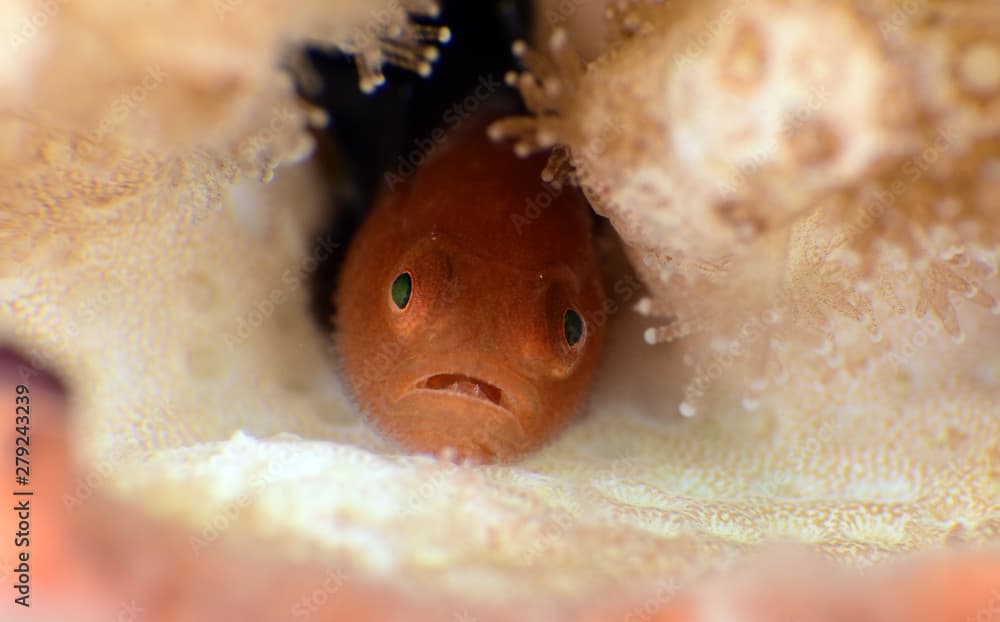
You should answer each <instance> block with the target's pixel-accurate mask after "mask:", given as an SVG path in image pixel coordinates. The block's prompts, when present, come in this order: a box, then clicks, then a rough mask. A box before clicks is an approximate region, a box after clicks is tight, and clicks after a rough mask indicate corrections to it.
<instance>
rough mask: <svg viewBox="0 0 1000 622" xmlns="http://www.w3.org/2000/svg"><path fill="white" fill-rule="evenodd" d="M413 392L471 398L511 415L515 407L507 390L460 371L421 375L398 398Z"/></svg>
mask: <svg viewBox="0 0 1000 622" xmlns="http://www.w3.org/2000/svg"><path fill="white" fill-rule="evenodd" d="M476 389H478V391H476ZM414 393H424V394H433V395H447V396H450V397H457V398H460V399H467V400H472V401H475V402H477V403H480V404H484V405H487V406H492V407H493V408H497V409H499V410H502V411H505V412H506V413H508V414H511V415H513V413H514V409H515V405H514V403H513V400H512V398H511V392H510V391H509V390H505V389H504V388H503V387H501V386H499V385H497V384H495V383H493V382H490V381H489V380H486V379H485V378H483V377H481V376H474V375H472V374H467V373H462V372H450V371H443V372H436V373H433V374H427V375H425V376H422V377H420V378H418V379H417V380H416V381H415V382H413V383H412V384H410V385H409V386H408V387H407V389H406V390H405V391H403V394H402V395H401V396H400V398H403V397H406V396H408V395H412V394H414Z"/></svg>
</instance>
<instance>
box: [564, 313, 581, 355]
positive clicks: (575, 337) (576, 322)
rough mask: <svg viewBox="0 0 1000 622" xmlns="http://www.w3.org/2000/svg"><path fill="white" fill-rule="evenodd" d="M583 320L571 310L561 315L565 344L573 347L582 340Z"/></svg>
mask: <svg viewBox="0 0 1000 622" xmlns="http://www.w3.org/2000/svg"><path fill="white" fill-rule="evenodd" d="M583 330H584V326H583V318H582V317H580V314H579V313H577V312H576V311H574V310H573V309H566V313H564V314H563V335H564V336H565V337H566V343H568V344H569V345H571V346H575V345H576V344H577V343H579V341H580V339H582V338H583Z"/></svg>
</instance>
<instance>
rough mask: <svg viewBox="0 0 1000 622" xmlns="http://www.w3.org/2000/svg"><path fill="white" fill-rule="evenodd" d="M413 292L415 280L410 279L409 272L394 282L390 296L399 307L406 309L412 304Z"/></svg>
mask: <svg viewBox="0 0 1000 622" xmlns="http://www.w3.org/2000/svg"><path fill="white" fill-rule="evenodd" d="M412 291H413V279H412V278H411V277H410V273H409V272H404V273H402V274H400V275H399V276H397V277H396V278H395V279H394V280H393V281H392V287H391V288H390V289H389V295H390V296H392V301H393V302H394V303H395V304H396V306H397V307H399V308H400V309H405V308H406V305H407V304H409V302H410V292H412Z"/></svg>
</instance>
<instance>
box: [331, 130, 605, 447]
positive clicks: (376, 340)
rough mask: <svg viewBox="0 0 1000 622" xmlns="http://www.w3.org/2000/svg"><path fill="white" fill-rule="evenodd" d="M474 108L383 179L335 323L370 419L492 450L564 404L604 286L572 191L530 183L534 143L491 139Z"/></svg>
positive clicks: (593, 359) (593, 337) (576, 388)
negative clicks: (526, 150) (410, 167)
mask: <svg viewBox="0 0 1000 622" xmlns="http://www.w3.org/2000/svg"><path fill="white" fill-rule="evenodd" d="M487 120H489V117H488V116H486V115H481V116H480V118H479V119H477V120H476V122H474V123H469V124H467V126H468V127H463V128H460V131H457V132H456V133H454V134H453V135H452V136H450V137H448V138H447V139H443V140H442V141H441V143H442V144H440V145H438V146H436V147H435V148H433V149H432V150H431V152H430V153H426V154H423V155H424V161H423V162H422V163H421V164H420V165H419V166H418V167H417V168H416V170H415V171H413V174H412V176H411V177H409V178H408V179H406V180H405V181H403V182H401V183H398V184H393V185H392V186H390V188H387V189H385V190H384V191H383V193H382V194H381V196H380V197H379V198H378V200H377V201H376V203H375V206H374V208H373V210H372V213H371V214H370V216H369V217H368V219H367V220H366V222H365V223H364V224H363V225H362V227H361V229H360V230H359V231H358V234H357V236H356V239H355V240H354V241H353V242H352V246H351V248H350V249H349V251H348V256H347V259H346V262H345V264H344V270H343V275H342V277H341V278H342V280H341V285H340V288H339V291H338V293H337V294H336V298H337V317H336V325H337V331H338V334H337V343H338V348H339V350H340V353H341V357H342V361H343V373H344V376H345V377H346V379H347V382H348V384H349V386H350V388H351V389H352V391H353V394H354V396H355V398H356V400H357V402H358V405H359V406H360V408H361V410H362V412H364V413H365V414H366V415H367V417H368V419H369V420H370V421H371V422H372V423H373V424H374V426H375V427H376V428H377V429H378V430H379V431H380V432H381V433H382V434H384V435H385V436H387V437H388V438H390V439H392V440H393V441H395V442H397V443H399V444H400V445H402V446H403V447H405V448H406V449H408V450H411V451H417V452H430V453H435V454H442V453H444V454H445V455H450V456H451V457H452V458H453V459H456V460H463V459H469V460H472V461H476V462H495V461H499V462H505V461H510V460H514V459H516V458H518V457H520V456H523V455H524V454H525V453H527V452H529V451H531V450H533V449H536V448H538V447H539V446H541V445H542V444H544V443H545V442H546V441H548V440H550V439H551V438H552V437H553V436H554V435H555V434H556V433H557V432H558V431H559V430H560V429H561V428H562V427H563V426H564V425H565V424H566V422H567V421H568V420H569V419H570V418H571V417H572V415H573V414H574V412H575V411H576V410H577V409H578V407H579V405H580V402H581V400H582V399H583V397H584V395H585V393H586V390H587V387H588V385H589V384H590V382H591V379H592V378H593V375H594V371H595V369H596V367H597V364H598V360H599V357H600V352H601V348H602V343H603V341H604V334H605V330H604V324H605V323H604V322H600V321H589V320H590V319H593V318H596V317H598V316H599V314H600V313H601V309H602V307H603V305H604V302H605V293H604V287H603V284H602V280H601V274H600V270H599V268H598V263H597V258H596V256H595V250H594V246H593V242H592V235H593V233H592V222H591V215H590V213H589V208H588V207H587V204H586V202H585V201H584V199H583V197H582V196H581V194H580V193H579V191H577V190H576V189H572V188H567V189H563V190H556V189H554V188H552V187H551V186H548V185H545V184H544V183H543V182H542V181H541V180H540V178H539V176H540V172H541V169H542V167H543V166H544V162H545V158H544V156H540V157H534V158H530V159H519V158H517V157H516V156H514V155H512V154H511V152H510V147H509V146H505V145H498V144H494V143H492V142H491V141H490V140H489V139H488V138H487V136H486V132H485V123H483V122H482V121H487ZM405 172H406V171H398V173H405ZM387 179H391V178H390V177H389V176H387Z"/></svg>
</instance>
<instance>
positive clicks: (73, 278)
mask: <svg viewBox="0 0 1000 622" xmlns="http://www.w3.org/2000/svg"><path fill="white" fill-rule="evenodd" d="M577 4H579V3H577ZM588 4H589V3H588ZM407 7H408V8H409V9H410V10H411V11H417V12H420V11H423V12H425V13H428V12H433V11H432V8H433V7H430V6H429V5H417V4H414V3H409V4H408V5H407ZM614 8H615V10H614V15H615V16H616V17H615V19H616V22H615V23H616V24H617V27H616V30H617V31H618V33H617V35H616V37H617V39H616V42H615V43H613V44H612V45H611V46H610V47H609V48H608V49H607V50H606V51H604V52H603V53H602V54H600V55H599V56H598V57H597V58H596V59H595V60H593V61H592V62H591V63H589V64H587V65H586V66H584V65H583V64H582V63H581V62H580V61H579V60H578V59H576V58H575V57H574V55H573V54H572V52H571V50H570V47H569V46H568V45H567V44H566V41H568V39H566V38H565V35H561V34H559V33H558V32H557V33H556V34H555V35H554V40H553V41H554V42H553V46H552V47H553V50H552V51H553V52H554V57H555V58H554V61H553V60H546V58H545V57H544V56H542V55H540V54H538V53H535V52H532V51H531V50H530V48H528V47H526V46H525V47H522V48H520V49H521V51H522V53H523V54H524V58H525V60H526V61H528V62H529V63H530V64H531V66H532V70H533V71H534V72H535V75H536V76H542V77H543V78H544V80H543V81H542V82H541V83H539V82H536V81H535V78H533V77H531V76H522V77H519V78H517V79H518V80H519V83H520V85H521V87H522V90H523V91H524V93H525V96H526V99H527V100H528V102H529V105H530V106H531V107H532V108H533V110H534V112H535V113H536V115H537V116H535V117H532V118H527V119H520V120H516V121H508V122H506V123H505V124H504V125H502V126H500V127H499V130H498V131H499V132H500V133H502V134H507V135H517V136H519V137H520V140H521V141H522V143H523V144H522V145H521V146H520V147H519V150H520V151H531V150H532V149H534V148H535V147H537V146H543V145H551V144H556V143H559V144H560V145H561V147H560V148H559V149H558V154H559V156H558V157H557V158H556V159H555V160H554V161H553V162H552V166H551V167H550V169H549V170H548V172H547V174H548V175H553V176H556V175H562V174H566V173H571V175H570V176H571V178H574V179H575V180H577V181H578V182H579V183H580V184H581V185H582V187H583V188H584V190H585V191H586V192H587V194H588V196H589V197H590V199H591V200H592V203H593V205H594V207H595V208H596V209H597V210H598V211H600V212H602V213H604V214H607V215H608V216H609V217H610V218H611V220H612V223H613V224H614V225H615V227H616V228H617V229H618V231H619V232H620V233H621V235H622V237H623V238H624V239H625V241H626V242H628V244H629V249H630V250H629V252H630V254H631V257H632V258H633V262H634V264H635V267H636V269H638V270H639V271H640V273H641V274H642V276H643V277H644V279H645V281H646V284H647V286H648V288H649V296H648V297H642V296H641V294H640V292H639V291H637V289H636V288H634V287H632V286H631V285H630V283H631V281H630V280H628V279H629V276H628V275H626V274H624V273H613V274H610V275H609V279H610V283H611V286H610V287H609V291H610V292H612V299H613V300H612V303H613V304H612V305H611V306H609V307H608V312H607V316H608V321H613V322H614V325H613V326H610V327H609V328H610V330H609V352H608V356H607V359H606V362H605V365H604V369H603V370H602V372H601V373H600V374H599V378H598V381H597V386H596V390H595V392H594V396H593V398H592V399H591V400H590V403H589V404H588V405H587V408H586V409H585V412H584V413H583V416H582V417H580V419H579V420H578V421H577V422H575V424H574V425H573V426H571V428H570V429H569V430H568V431H567V432H566V434H565V435H563V436H562V437H560V438H559V439H558V440H557V441H556V442H554V443H552V444H551V445H549V446H548V447H546V448H545V449H543V450H542V451H540V452H539V453H537V454H535V455H533V456H532V457H530V458H529V459H527V460H526V461H524V462H523V463H520V464H517V465H508V466H494V467H467V466H455V465H452V464H449V463H443V462H438V461H436V460H433V459H430V458H427V457H415V456H409V455H405V454H400V453H399V452H398V451H397V450H396V449H395V448H394V447H392V446H391V445H389V444H388V443H386V442H385V441H384V440H382V439H380V438H379V437H378V436H376V435H375V434H374V433H373V432H372V431H371V430H370V429H369V428H367V427H366V426H365V425H364V424H363V422H361V421H360V419H359V418H358V417H357V415H356V413H355V412H354V411H353V409H352V407H351V405H350V404H349V403H348V402H347V401H346V400H345V399H344V397H343V395H342V393H341V392H340V390H339V387H338V385H337V380H336V369H335V367H336V361H335V360H334V359H333V357H332V355H331V353H330V351H329V348H328V344H329V340H328V336H326V335H323V334H322V333H321V331H320V330H319V329H318V328H317V327H315V326H314V325H313V322H312V321H311V318H310V317H309V314H308V313H307V311H306V306H307V305H306V302H307V301H306V297H307V296H306V291H305V289H306V288H305V287H304V282H305V280H306V278H307V277H308V276H309V275H310V274H311V273H312V272H313V271H314V270H315V268H316V262H317V260H318V258H319V257H321V256H322V255H323V254H325V253H329V252H330V250H331V249H330V248H328V244H329V241H326V242H324V241H323V240H320V241H319V242H317V243H316V244H311V243H310V241H309V233H310V229H311V227H312V226H313V225H314V224H315V223H316V221H317V220H318V214H319V212H320V210H321V209H322V204H323V200H324V183H323V180H322V179H321V178H319V176H318V175H316V173H315V171H313V170H312V169H311V168H310V167H309V165H308V163H300V164H295V163H296V162H299V161H300V160H301V158H302V157H303V156H305V155H306V153H307V152H308V148H309V142H308V139H306V137H305V136H306V134H305V133H304V131H303V126H304V124H305V123H306V121H307V120H309V119H310V118H313V119H314V120H318V119H315V117H314V116H313V114H312V113H311V112H310V111H309V110H308V109H307V108H306V107H304V106H302V105H301V104H299V103H297V102H296V100H295V99H294V97H293V93H292V87H291V81H290V80H289V79H288V78H287V77H286V76H285V74H284V73H282V71H281V69H280V68H281V67H282V66H294V65H295V62H294V54H293V51H294V50H293V48H292V47H290V46H294V45H296V44H298V43H300V42H302V41H305V40H311V39H315V38H319V39H321V40H322V41H324V42H327V43H329V44H331V45H339V46H341V47H343V48H345V49H350V50H356V51H358V52H360V56H361V58H362V61H361V64H362V66H363V67H364V68H365V69H364V71H363V72H362V82H363V84H364V86H365V87H372V86H374V84H375V83H377V82H378V80H379V78H378V73H377V70H376V69H375V68H374V67H377V65H378V64H379V60H380V59H381V60H398V61H399V62H400V63H401V64H402V65H404V66H408V67H411V68H414V69H417V70H418V71H422V70H423V69H424V66H423V64H422V63H424V62H429V60H430V59H432V58H433V55H434V54H433V52H430V51H428V50H426V49H425V47H424V46H425V45H426V42H427V40H433V39H435V38H436V39H440V38H442V37H443V36H444V35H443V34H442V31H439V30H427V31H425V30H421V29H418V28H416V27H413V26H410V25H407V22H406V20H405V18H406V11H405V10H404V7H401V6H399V5H396V4H391V3H389V2H385V3H378V4H372V3H367V2H360V1H358V2H352V1H348V0H339V1H337V2H299V3H294V4H287V3H278V2H250V1H249V0H247V1H245V2H239V1H238V0H233V1H231V2H230V1H226V0H223V1H220V2H214V3H207V2H195V1H194V0H185V1H183V2H174V3H167V2H156V1H154V2H145V3H134V2H131V3H126V2H112V1H110V0H101V1H96V2H95V1H90V2H83V1H82V0H81V1H79V2H51V3H46V2H45V1H44V0H43V1H40V2H29V1H27V0H17V1H14V2H8V3H5V4H4V6H3V8H2V9H0V32H3V33H6V34H9V35H10V37H11V38H10V41H11V42H12V43H11V49H12V50H13V51H15V52H16V54H15V55H14V56H13V57H12V58H13V60H7V59H6V57H5V60H3V61H0V108H2V110H3V112H2V116H0V161H2V163H3V167H2V169H0V170H2V172H0V197H2V198H0V335H2V337H3V341H4V342H12V343H13V344H14V345H15V346H16V347H18V348H19V349H20V350H21V351H23V352H25V353H27V354H28V356H29V359H30V362H31V364H32V365H33V366H35V367H46V368H49V369H51V370H53V371H54V372H56V373H58V374H59V375H60V376H61V377H62V378H63V379H64V380H65V382H66V384H67V387H68V389H69V392H70V407H71V411H72V415H73V417H74V420H73V421H74V429H73V432H74V436H73V440H74V444H75V446H76V447H77V449H78V450H80V452H81V454H82V456H83V459H84V466H83V467H82V468H83V472H82V473H81V475H80V478H79V480H78V481H77V482H76V485H75V486H72V487H71V488H70V490H71V492H69V493H66V494H65V496H64V497H63V502H64V505H65V506H66V507H67V512H68V514H70V513H73V512H77V511H83V512H85V511H86V510H80V506H81V505H83V506H85V507H90V506H87V505H86V504H88V503H95V502H96V501H95V499H97V498H98V497H105V496H107V495H110V494H112V493H114V494H117V495H120V496H124V497H127V499H129V500H130V501H132V502H134V503H135V504H136V505H137V506H139V507H142V508H144V509H146V510H149V511H151V512H153V513H156V514H159V515H160V516H161V517H167V518H169V519H174V520H175V521H176V522H177V523H179V524H180V526H181V527H183V528H185V529H188V530H189V531H190V533H191V534H192V535H193V536H194V537H195V538H196V539H197V542H201V543H202V544H203V545H204V546H206V547H208V551H209V552H208V553H204V552H202V553H201V554H203V555H214V553H212V552H211V551H215V549H213V546H215V545H216V543H221V542H220V541H221V540H225V538H227V537H236V538H238V537H240V536H243V537H245V538H247V539H250V538H256V539H257V540H256V542H267V543H269V544H274V543H278V544H280V545H281V547H280V550H281V551H282V552H283V553H284V554H286V555H289V556H292V557H299V558H306V559H309V560H312V561H314V562H316V563H320V564H329V565H340V564H343V565H345V566H347V567H350V568H351V569H352V572H353V573H354V576H356V577H358V578H359V582H365V581H373V582H379V581H382V582H392V583H394V584H396V585H398V586H407V589H423V590H428V591H433V592H434V593H435V594H444V595H448V594H450V595H455V594H458V593H462V594H464V595H465V596H466V597H467V598H475V599H478V600H479V601H481V602H484V603H486V602H494V603H498V602H505V601H507V600H509V599H512V598H523V599H524V601H522V602H534V603H537V602H542V601H556V600H558V601H560V602H562V603H564V604H565V603H571V604H572V603H581V602H584V601H585V600H586V599H587V595H588V594H596V593H606V592H605V591H619V592H625V591H627V592H628V593H630V594H636V595H638V602H639V603H640V604H641V603H643V602H644V601H645V602H654V601H651V600H650V599H660V598H667V597H669V596H670V595H672V594H674V592H675V591H676V590H677V589H679V588H680V586H681V585H682V584H683V583H684V582H685V581H687V580H689V579H690V578H691V577H692V576H694V575H696V574H698V573H700V572H704V571H709V570H714V569H719V568H722V567H724V566H725V565H726V564H727V563H728V562H730V561H732V560H734V559H737V558H741V557H744V556H747V555H748V554H751V553H752V552H755V551H758V550H759V549H761V548H765V547H767V546H769V545H771V543H774V542H776V541H792V542H796V543H799V544H801V545H804V546H806V547H807V548H810V549H813V550H814V551H818V552H819V553H820V554H823V555H825V556H827V557H829V558H832V559H835V560H838V561H840V562H844V563H845V564H847V565H855V566H866V565H870V564H873V563H875V562H878V561H880V560H884V559H887V558H889V557H892V556H896V555H900V554H903V553H908V552H912V551H922V550H925V549H932V548H938V547H942V546H946V545H948V546H950V545H962V546H965V547H968V548H976V549H980V548H988V547H993V546H995V544H996V543H997V538H998V535H997V530H998V528H1000V523H998V515H1000V514H998V495H1000V488H998V481H1000V479H998V477H1000V475H998V473H997V470H996V465H997V464H998V461H1000V445H998V443H1000V441H998V439H1000V430H998V426H1000V421H998V419H997V416H996V414H997V412H1000V363H998V360H997V358H996V355H995V352H996V344H997V343H998V333H1000V330H998V326H997V319H996V318H995V317H994V316H993V315H991V314H990V312H989V311H990V310H991V309H995V308H996V303H995V298H994V297H993V295H995V294H1000V292H998V291H997V288H996V278H995V274H996V271H997V258H996V252H997V242H998V237H997V234H998V232H997V230H996V227H997V222H1000V221H998V220H997V218H996V212H997V209H998V206H997V200H998V199H997V197H998V196H1000V182H998V175H1000V160H998V157H1000V153H998V150H1000V146H998V131H1000V128H998V126H997V123H998V119H1000V114H998V105H1000V104H998V100H1000V92H998V88H1000V80H998V71H1000V69H998V67H1000V61H998V59H997V56H998V51H997V46H998V43H997V39H996V33H997V32H998V31H1000V30H998V20H1000V11H998V9H997V5H996V4H995V3H993V2H988V1H986V0H983V1H976V0H970V1H968V2H960V3H959V2H925V3H912V2H898V3H890V2H888V1H885V0H882V1H879V2H875V3H861V2H860V1H857V2H854V1H850V0H837V1H834V2H822V3H821V2H818V1H815V2H813V1H806V2H780V1H778V0H759V1H754V2H739V1H737V0H734V1H732V2H723V1H722V0H713V1H710V2H693V1H692V2H671V3H653V2H650V3H645V2H620V3H615V7H614ZM272 177H273V179H272ZM268 182H269V183H268ZM991 289H992V291H993V294H990V291H991ZM966 303H971V304H966ZM634 305H637V306H638V307H639V308H640V310H643V311H646V312H648V313H654V314H657V315H663V316H664V317H667V318H669V319H670V322H669V323H668V324H667V325H666V326H665V327H662V328H659V329H654V330H653V332H652V334H646V333H645V332H644V329H645V327H644V326H643V325H642V321H643V319H642V318H640V317H637V316H636V315H635V314H633V313H632V312H631V311H630V308H631V307H632V306H634ZM612 316H613V317H612ZM644 334H646V336H648V337H651V338H652V339H650V340H652V341H656V340H663V339H669V338H679V337H682V336H687V337H688V338H687V339H685V340H684V342H683V343H682V345H683V348H684V349H683V350H681V349H680V348H673V347H669V346H665V345H660V346H657V347H651V346H650V345H648V344H646V343H644V341H643V336H644ZM963 336H964V341H965V343H964V344H962V345H961V346H956V345H955V343H953V342H954V341H956V340H957V341H961V340H962V337H963ZM390 355H391V354H387V356H390ZM379 365H380V363H379V361H377V360H376V361H373V369H375V370H377V369H379ZM744 366H746V367H747V369H749V370H750V373H749V374H748V376H747V381H746V382H742V381H740V380H739V379H738V378H737V377H735V375H734V374H732V373H730V372H734V371H735V370H736V369H737V368H742V367H744ZM23 371H24V375H25V381H27V382H31V381H32V377H33V370H32V369H31V368H27V369H24V370H23ZM692 378H693V379H692ZM685 385H687V386H686V387H685ZM741 398H742V399H741ZM678 405H681V410H682V412H684V413H685V414H697V416H696V417H693V418H690V419H684V418H681V417H679V416H677V411H678ZM102 502H103V501H102ZM178 538H179V541H182V542H183V541H184V539H183V538H180V537H178ZM187 542H188V544H189V545H191V542H192V541H191V540H190V539H189V540H187ZM276 548H278V547H276ZM220 555H221V554H220ZM9 559H10V558H5V562H7V563H9V561H7V560H9ZM196 559H205V558H204V557H202V558H197V555H196ZM223 567H229V566H223ZM664 586H666V587H664ZM262 591H263V590H262ZM654 594H655V595H659V596H655V597H654V596H647V595H654ZM657 603H659V604H662V600H655V602H654V607H653V608H655V607H656V606H658V605H656V604H657ZM567 606H569V605H567ZM645 611H646V609H637V610H635V611H633V614H634V616H635V617H638V618H639V619H651V618H650V617H649V614H647V613H645ZM458 613H459V612H456V615H457V614H458ZM103 619H106V617H105V618H103ZM456 619H458V618H456Z"/></svg>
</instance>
